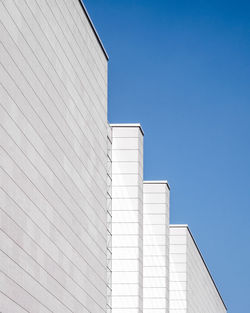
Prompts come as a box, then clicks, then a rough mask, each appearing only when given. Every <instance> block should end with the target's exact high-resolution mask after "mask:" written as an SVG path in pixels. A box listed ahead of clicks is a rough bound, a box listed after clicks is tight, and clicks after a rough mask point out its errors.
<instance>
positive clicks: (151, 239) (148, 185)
mask: <svg viewBox="0 0 250 313" xmlns="http://www.w3.org/2000/svg"><path fill="white" fill-rule="evenodd" d="M169 192H170V188H169V185H168V183H167V181H144V183H143V312H144V313H166V312H169Z"/></svg>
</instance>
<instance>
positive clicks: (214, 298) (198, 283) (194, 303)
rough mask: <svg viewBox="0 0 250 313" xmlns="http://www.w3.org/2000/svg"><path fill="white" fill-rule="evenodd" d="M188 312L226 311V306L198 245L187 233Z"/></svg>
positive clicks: (219, 312)
mask: <svg viewBox="0 0 250 313" xmlns="http://www.w3.org/2000/svg"><path fill="white" fill-rule="evenodd" d="M187 260H188V262H187V281H188V312H191V313H200V312H202V311H203V310H204V308H206V313H225V312H226V308H225V306H224V305H223V302H222V300H221V298H220V295H219V293H218V291H217V290H216V287H215V285H214V283H213V280H212V278H211V276H210V274H209V272H208V270H207V268H206V265H205V264H204V262H203V260H202V257H201V255H200V254H199V251H198V249H197V246H196V244H195V242H194V240H193V237H192V236H191V233H190V232H188V234H187Z"/></svg>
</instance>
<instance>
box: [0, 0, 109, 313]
mask: <svg viewBox="0 0 250 313" xmlns="http://www.w3.org/2000/svg"><path fill="white" fill-rule="evenodd" d="M0 38H1V44H0V145H1V147H0V162H1V172H0V184H1V189H0V311H1V312H3V313H7V312H11V313H13V312H15V313H19V312H20V313H21V312H31V313H37V312H43V313H46V312H58V313H64V312H65V313H72V312H74V313H75V312H95V313H104V312H106V301H107V300H106V294H107V268H106V266H107V243H106V241H107V59H108V58H107V55H106V53H105V50H104V48H103V46H102V44H101V42H100V40H99V38H98V36H97V34H96V32H95V29H94V26H93V25H92V23H91V21H90V19H89V17H88V14H87V12H86V10H85V8H84V6H83V5H82V3H81V1H78V0H62V1H59V0H55V1H45V0H39V1H38V0H29V1H15V0H8V1H1V2H0Z"/></svg>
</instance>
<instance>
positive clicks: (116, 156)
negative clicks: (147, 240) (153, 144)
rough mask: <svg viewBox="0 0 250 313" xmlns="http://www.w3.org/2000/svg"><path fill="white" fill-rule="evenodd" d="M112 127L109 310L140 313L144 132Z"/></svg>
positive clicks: (124, 126)
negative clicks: (110, 293)
mask: <svg viewBox="0 0 250 313" xmlns="http://www.w3.org/2000/svg"><path fill="white" fill-rule="evenodd" d="M111 127H112V311H113V313H139V312H140V313H141V312H142V309H143V307H142V297H143V290H142V278H143V277H142V271H143V258H142V249H143V238H142V236H143V233H142V231H143V222H142V218H143V216H142V213H143V133H142V130H141V127H140V126H139V125H137V124H131V125H130V124H129V125H127V124H116V125H111Z"/></svg>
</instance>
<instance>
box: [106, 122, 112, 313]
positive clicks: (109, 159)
mask: <svg viewBox="0 0 250 313" xmlns="http://www.w3.org/2000/svg"><path fill="white" fill-rule="evenodd" d="M107 145H108V149H107V151H108V153H107V310H106V312H107V313H111V312H112V128H111V127H110V126H109V125H108V136H107Z"/></svg>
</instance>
